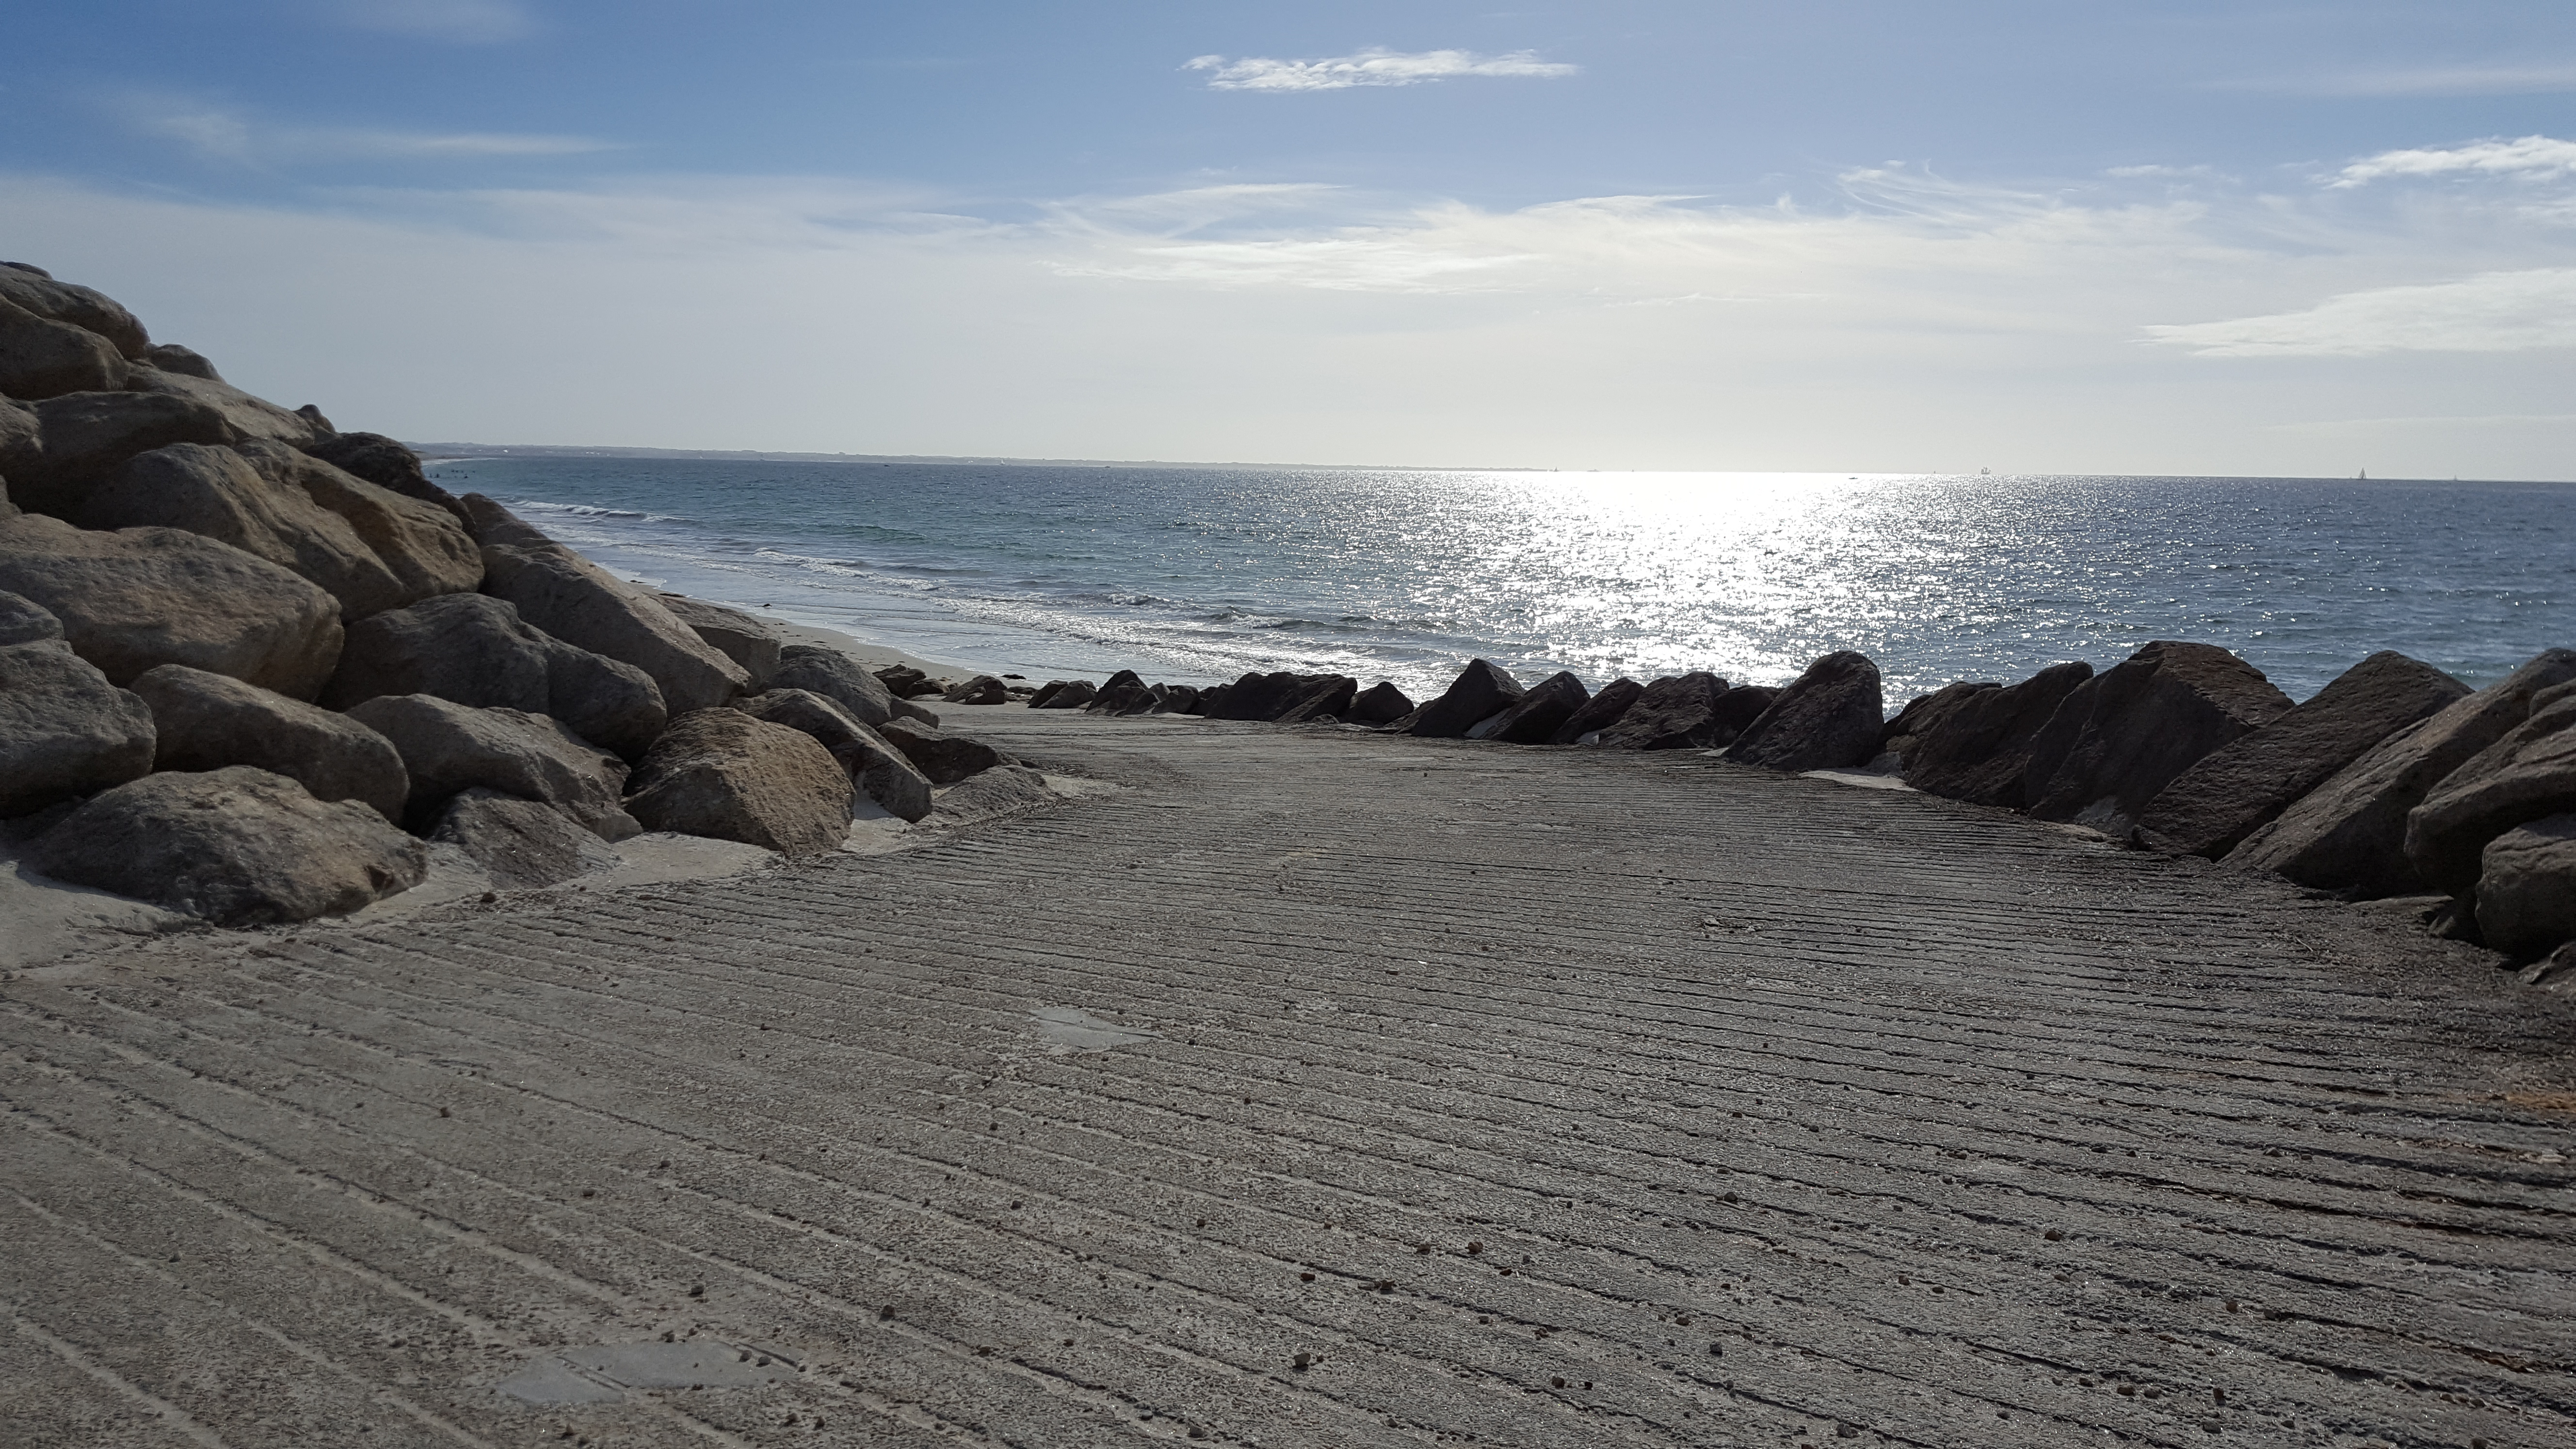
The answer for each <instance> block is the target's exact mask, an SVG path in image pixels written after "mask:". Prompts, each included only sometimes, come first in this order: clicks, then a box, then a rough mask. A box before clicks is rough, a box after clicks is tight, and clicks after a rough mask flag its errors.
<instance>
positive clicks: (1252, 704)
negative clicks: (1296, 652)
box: [1101, 670, 1360, 724]
mask: <svg viewBox="0 0 2576 1449" xmlns="http://www.w3.org/2000/svg"><path fill="white" fill-rule="evenodd" d="M1116 683H1117V681H1116V680H1112V681H1111V682H1110V683H1109V684H1107V685H1103V686H1102V687H1101V693H1103V694H1104V695H1105V694H1107V693H1108V692H1109V690H1110V689H1111V688H1113V687H1115V685H1116ZM1359 687H1360V685H1359V681H1358V680H1356V679H1353V678H1351V677H1350V676H1349V675H1347V674H1293V673H1290V672H1288V671H1287V670H1278V671H1275V672H1273V673H1269V674H1246V675H1244V676H1243V677H1242V678H1240V679H1238V680H1236V681H1235V682H1234V683H1232V684H1230V685H1227V686H1225V692H1224V693H1223V694H1221V695H1217V696H1216V697H1215V698H1214V699H1212V700H1206V702H1205V703H1204V704H1203V712H1204V714H1205V716H1206V717H1207V718H1209V719H1238V720H1277V721H1281V722H1283V723H1289V724H1295V723H1299V722H1302V721H1304V720H1310V719H1317V718H1321V717H1322V716H1324V715H1328V714H1329V715H1331V716H1333V717H1334V718H1336V719H1340V718H1343V717H1344V712H1345V711H1347V710H1348V709H1350V707H1351V703H1352V701H1353V700H1354V699H1356V698H1357V697H1358V696H1359ZM1207 693H1208V692H1207V691H1201V694H1202V697H1203V698H1204V696H1205V695H1206V694H1207Z"/></svg>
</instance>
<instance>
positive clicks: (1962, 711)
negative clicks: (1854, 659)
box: [1900, 659, 2093, 810]
mask: <svg viewBox="0 0 2576 1449" xmlns="http://www.w3.org/2000/svg"><path fill="white" fill-rule="evenodd" d="M2092 677H2093V666H2092V665H2090V664H2087V663H2085V662H2084V661H2082V660H2080V659H2078V660H2074V661H2071V662H2069V663H2065V664H2052V665H2050V666H2049V667H2047V668H2046V669H2043V670H2041V671H2039V672H2038V673H2037V674H2034V675H2032V676H2031V677H2030V678H2028V679H2025V680H2023V681H2022V682H2021V683H2019V684H2008V685H2005V686H2003V687H2002V688H2000V689H1988V690H1979V691H1977V692H1976V693H1975V694H1974V695H1972V696H1970V697H1969V698H1967V699H1964V700H1961V701H1959V702H1958V703H1957V706H1956V707H1955V708H1953V709H1951V710H1950V711H1949V712H1948V713H1947V715H1945V716H1944V717H1943V718H1942V719H1940V720H1938V721H1935V722H1933V723H1932V724H1931V725H1930V727H1929V728H1927V729H1925V730H1924V731H1923V732H1922V733H1921V734H1918V735H1916V736H1915V737H1914V745H1913V747H1912V748H1911V749H1909V750H1907V751H1906V752H1905V757H1904V765H1903V767H1902V769H1901V771H1900V773H1901V774H1902V776H1903V778H1904V780H1905V783H1907V784H1909V785H1911V786H1913V787H1914V788H1915V789H1917V790H1920V791H1923V792H1924V793H1925V794H1927V795H1941V796H1946V797H1948V798H1950V799H1952V800H1967V801H1971V802H1973V803H1975V804H1979V805H2000V806H2002V807H2003V808H2005V809H2007V810H2020V809H2023V808H2025V807H2027V806H2028V805H2029V804H2030V797H2029V796H2028V795H2027V794H2026V793H2024V786H2023V781H2024V779H2025V778H2026V777H2027V776H2028V775H2029V773H2030V758H2031V748H2032V746H2033V745H2034V744H2035V743H2036V742H2037V740H2038V738H2039V735H2040V731H2042V730H2043V729H2045V728H2047V726H2048V722H2049V721H2050V720H2051V719H2053V718H2055V717H2056V714H2057V710H2058V706H2060V705H2062V704H2064V703H2065V702H2066V699H2067V696H2069V695H2071V694H2073V693H2074V692H2075V691H2076V690H2077V689H2078V688H2079V687H2081V686H2082V685H2083V684H2084V682H2085V681H2086V680H2089V679H2091V678H2092Z"/></svg>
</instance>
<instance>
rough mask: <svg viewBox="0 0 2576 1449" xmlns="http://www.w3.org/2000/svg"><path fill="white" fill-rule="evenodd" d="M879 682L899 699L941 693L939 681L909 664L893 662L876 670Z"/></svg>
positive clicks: (917, 697)
mask: <svg viewBox="0 0 2576 1449" xmlns="http://www.w3.org/2000/svg"><path fill="white" fill-rule="evenodd" d="M876 675H877V682H878V683H880V684H883V685H884V686H885V687H886V689H887V690H888V691H889V692H890V693H892V694H893V695H894V697H895V698H897V699H919V698H920V697H921V696H923V695H925V694H938V693H940V692H941V691H940V688H939V681H938V680H935V679H933V678H931V677H930V676H929V675H927V674H924V673H922V672H921V671H920V670H918V669H915V668H913V667H912V666H911V665H909V664H891V665H888V666H886V667H885V668H883V669H880V670H878V671H877V672H876Z"/></svg>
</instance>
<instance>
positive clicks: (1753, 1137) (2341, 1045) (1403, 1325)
mask: <svg viewBox="0 0 2576 1449" xmlns="http://www.w3.org/2000/svg"><path fill="white" fill-rule="evenodd" d="M960 713H961V714H962V715H971V716H976V718H974V719H972V720H969V721H967V722H966V723H967V727H968V728H969V729H972V730H975V731H976V732H978V733H983V734H986V735H988V736H990V737H993V738H996V739H998V740H1000V741H1002V742H1004V743H1006V744H1008V745H1010V746H1011V747H1013V748H1015V749H1019V750H1021V751H1022V752H1024V753H1026V754H1029V755H1030V756H1032V757H1033V758H1035V759H1036V760H1038V761H1039V762H1040V763H1042V764H1044V765H1045V766H1046V767H1048V768H1050V769H1054V770H1059V771H1070V772H1075V773H1081V774H1088V775H1092V776H1096V777H1101V778H1106V779H1111V780H1115V781H1118V782H1120V783H1121V784H1123V785H1125V786H1126V787H1127V788H1126V789H1125V790H1123V791H1120V792H1117V793H1114V794H1109V795H1106V796H1101V797H1096V798H1092V799H1088V800H1084V801H1081V802H1079V803H1075V804H1072V805H1068V806H1066V807H1064V808H1061V809H1059V810H1055V811H1053V812H1050V813H1047V814H1044V815H1040V816H1036V817H1031V818H1026V819H1022V820H1018V821H1011V822H1002V823H998V824H994V825H990V826H984V827H977V828H974V829H971V830H966V831H961V832H959V833H957V834H955V835H954V836H952V837H950V838H948V839H946V840H944V841H943V842H941V843H939V844H936V845H934V846H931V847H929V848H925V849H920V850H914V851H909V852H905V853H900V854H895V855H888V856H880V857H874V858H857V857H849V858H839V859H835V860H833V861H831V862H829V863H825V864H820V865H810V866H804V867H798V868H791V869H786V870H781V871H776V872H772V873H768V874H764V875H758V876H754V877H749V878H745V879H740V880H733V881H724V882H708V883H701V884H694V885H682V886H664V887H651V888H641V889H635V890H630V891H627V892H624V893H620V894H614V895H608V896H603V897H590V898H582V897H573V896H567V897H564V898H562V899H560V900H549V899H544V898H536V899H525V898H523V899H521V900H519V901H517V902H514V903H505V904H504V905H502V906H498V907H484V906H459V907H452V908H443V912H439V913H432V914H430V915H429V916H426V917H423V918H420V919H415V920H412V921H408V922H395V923H388V924H383V925H377V926H368V927H351V926H346V925H343V926H336V927H333V926H320V927H306V928H299V929H294V930H282V931H275V932H267V933H260V934H255V935H248V936H212V935H198V936H190V937H182V938H172V939H167V940H164V941H162V942H160V943H157V944H156V945H154V946H152V947H149V948H137V949H134V950H131V951H126V952H123V953H120V954H118V955H115V956H112V957H102V958H92V959H89V960H86V961H82V962H76V963H72V964H68V965H64V966H60V967H55V968H49V969H46V970H42V971H38V972H35V973H32V974H25V975H21V976H20V977H19V978H18V979H16V980H12V981H8V982H6V983H0V1103H5V1108H6V1115H5V1116H0V1164H5V1169H6V1170H5V1175H0V1241H5V1243H6V1245H7V1246H6V1250H5V1252H0V1311H5V1313H6V1315H7V1322H6V1323H5V1324H0V1385H4V1386H5V1387H0V1440H5V1442H7V1443H8V1444H10V1445H12V1446H56V1445H61V1446H69V1445H84V1446H86V1445H153V1446H159V1445H181V1444H192V1443H193V1444H202V1445H213V1444H231V1445H325V1444H327V1445H370V1446H374V1445H410V1444H420V1445H448V1444H488V1445H535V1444H563V1443H571V1444H576V1445H579V1444H590V1445H606V1444H618V1445H660V1444H674V1445H677V1444H698V1443H715V1444H724V1445H807V1444H814V1445H822V1444H888V1445H924V1446H926V1445H960V1444H974V1445H1005V1444H1008V1445H1084V1446H1087V1445H1135V1444H1145V1443H1150V1442H1156V1441H1183V1442H1186V1441H1190V1440H1198V1441H1201V1442H1209V1443H1241V1444H1269V1445H1282V1446H1286V1445H1381V1444H1385V1445H1414V1444H1440V1443H1477V1444H1491V1445H1671V1446H1682V1445H1714V1444H1751V1445H1784V1446H1785V1445H1808V1444H1811V1445H1840V1444H1846V1443H1858V1444H1863V1445H1870V1444H1908V1445H1962V1446H1987V1445H1993V1446H2020V1445H2029V1446H2063V1445H2091V1444H2157V1445H2166V1444H2171V1445H2224V1444H2239V1445H2309V1444H2333V1445H2359V1444H2397V1445H2410V1446H2411V1445H2458V1446H2470V1445H2477V1444H2480V1443H2484V1444H2486V1445H2491V1446H2498V1449H2502V1446H2527V1449H2544V1446H2565V1445H2569V1444H2576V1418H2571V1415H2576V1380H2571V1377H2570V1367H2571V1358H2576V1321H2571V1318H2572V1315H2571V1309H2576V1292H2571V1283H2570V1275H2571V1272H2576V1252H2572V1251H2571V1248H2576V1232H2571V1221H2572V1220H2571V1211H2576V1191H2571V1186H2576V1170H2571V1167H2570V1164H2569V1162H2568V1158H2569V1157H2571V1156H2576V1132H2571V1130H2570V1128H2571V1123H2576V1081H2571V1073H2570V1067H2571V1064H2576V1051H2571V1045H2576V1014H2571V1011H2570V1009H2569V1006H2568V1004H2567V1003H2565V1002H2562V1001H2560V1000H2559V999H2557V998H2555V997H2550V996H2547V995H2544V994H2541V993H2537V992H2531V991H2527V990H2525V989H2522V988H2519V987H2516V986H2514V985H2513V984H2512V983H2511V980H2510V978H2509V977H2507V976H2504V975H2503V974H2501V973H2498V972H2495V971H2494V970H2492V969H2491V968H2490V967H2489V966H2488V965H2487V964H2485V958H2484V957H2483V956H2482V955H2481V954H2480V953H2476V952H2472V951H2469V950H2467V949H2465V948H2461V947H2455V946H2449V945H2445V944H2443V943H2439V942H2433V941H2429V940H2426V939H2423V938H2421V937H2418V936H2414V935H2411V934H2408V933H2405V932H2402V931H2399V930H2396V929H2393V928H2390V927H2387V926H2384V925H2381V924H2379V923H2378V921H2377V920H2376V919H2375V918H2374V917H2373V916H2372V915H2371V913H2369V912H2367V911H2362V910H2356V909H2352V908H2346V907H2341V906H2335V905H2331V904H2326V903H2321V902H2313V901H2307V900H2303V899H2300V898H2299V897H2297V896H2296V895H2294V894H2292V893H2290V892H2288V891H2286V890H2282V889H2277V888H2272V887H2266V886H2262V885H2259V884H2255V883H2250V882H2247V881H2245V880H2242V879H2238V878H2235V877H2232V876H2229V875H2226V874H2224V873H2221V872H2219V871H2216V870H2214V869H2205V868H2201V867H2198V866H2188V867H2186V866H2183V865H2177V864H2174V863H2170V862H2160V861H2156V860H2153V859H2149V858H2145V857H2141V856H2135V855H2128V854H2123V853H2118V852H2113V851H2110V850H2107V849H2105V848H2103V847H2101V846H2099V845H2098V844H2093V843H2088V842H2086V841H2084V840H2081V839H2079V838H2077V837H2074V836H2072V835H2069V834H2066V833H2064V832H2060V831H2054V830H2051V829H2049V828H2046V827H2043V826H2037V825H2034V824H2031V823H2029V822H2026V821H2022V820H2017V819H2014V818H2011V817H2007V816H2002V815H1997V814H1991V813H1987V812H1981V811H1977V810H1973V809H1969V808H1966V807H1961V806H1956V805H1952V804H1948V803H1945V802H1941V801H1937V800H1930V799H1925V798H1921V797H1915V796H1909V795H1902V794H1889V793H1885V792H1878V791H1864V790H1854V789H1848V788H1844V787H1841V786H1837V785H1832V784H1827V783H1824V782H1820V781H1815V780H1802V779H1792V778H1782V777H1775V776H1769V775H1764V774H1760V773H1756V772H1751V771H1745V770H1740V769H1736V768H1734V767H1730V766H1726V765H1723V764H1721V763H1718V762H1715V761H1712V760H1709V759H1706V758H1703V757H1699V756H1696V755H1687V754H1672V755H1660V756H1642V757H1641V756H1626V757H1621V756H1602V755H1591V754H1587V755H1570V754H1565V753H1560V752H1553V751H1536V750H1514V749H1509V748H1504V747H1489V746H1477V745H1464V744H1460V745H1449V744H1429V743H1423V742H1416V741H1404V740H1394V739H1384V738H1377V737H1362V736H1354V735H1348V734H1337V733H1332V732H1325V731H1310V732H1302V733H1300V732H1284V731H1277V730H1273V729H1269V728H1267V727H1260V726H1231V725H1209V724H1204V723H1198V722H1180V721H1168V720H1093V719H1088V718H1085V717H1081V716H1071V717H1068V716H1064V715H1056V714H1029V713H1027V712H1025V711H1020V710H997V711H992V712H990V713H989V714H985V713H981V712H977V711H961V712H960ZM665 1335H669V1336H670V1339H671V1340H672V1341H673V1342H674V1343H677V1344H685V1345H695V1348H693V1349H690V1350H687V1351H684V1352H683V1351H675V1352H673V1353H665V1354H662V1355H661V1357H660V1358H659V1359H653V1356H652V1355H651V1354H647V1353H641V1352H640V1351H631V1350H630V1351H628V1352H626V1353H625V1354H623V1355H620V1354H619V1353H617V1352H613V1351H611V1349H609V1348H603V1347H601V1346H616V1345H633V1344H646V1343H652V1344H658V1343H660V1342H662V1341H663V1339H664V1336H665ZM727 1355H730V1358H729V1359H728V1358H727V1357H726V1356H727ZM1301 1357H1302V1360H1303V1362H1304V1365H1305V1366H1304V1367H1303V1368H1302V1369H1301V1368H1299V1367H1298V1364H1299V1362H1300V1360H1301ZM702 1358H704V1359H706V1360H709V1361H716V1362H729V1363H730V1364H731V1365H733V1370H732V1371H729V1372H727V1373H725V1374H720V1375H714V1376H713V1381H712V1382H710V1383H709V1384H708V1385H707V1386H704V1387H694V1388H693V1387H688V1386H687V1383H688V1381H689V1380H688V1375H687V1373H686V1372H683V1371H681V1370H670V1371H669V1372H670V1374H674V1375H676V1377H668V1376H666V1377H664V1378H662V1379H656V1378H655V1377H654V1373H653V1372H643V1371H631V1370H619V1369H617V1368H616V1367H615V1365H616V1364H619V1363H629V1364H634V1363H643V1362H645V1361H646V1360H648V1359H652V1361H654V1362H664V1363H681V1362H683V1361H685V1362H687V1363H697V1362H700V1361H701V1359H702ZM764 1360H766V1362H763V1361H764ZM602 1365H607V1366H608V1367H606V1368H603V1367H601V1366H602ZM621 1373H624V1374H625V1377H623V1378H621V1377H620V1376H619V1375H620V1374H621ZM505 1381H507V1382H510V1383H513V1384H516V1385H518V1386H520V1387H521V1389H522V1390H523V1391H524V1392H527V1393H533V1394H534V1395H535V1397H537V1398H538V1399H539V1400H540V1402H534V1403H532V1402H528V1401H526V1399H525V1398H523V1397H521V1396H519V1395H515V1394H512V1393H505V1392H502V1391H501V1390H500V1389H498V1388H496V1386H497V1385H500V1384H503V1383H504V1382H505ZM531 1386H533V1387H531ZM550 1395H551V1397H549V1396H550Z"/></svg>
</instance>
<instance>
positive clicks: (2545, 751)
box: [2406, 683, 2576, 890]
mask: <svg viewBox="0 0 2576 1449" xmlns="http://www.w3.org/2000/svg"><path fill="white" fill-rule="evenodd" d="M2570 810H2576V683H2569V684H2561V685H2555V686H2553V687H2551V688H2549V689H2545V690H2542V691H2541V692H2539V693H2538V694H2535V695H2533V696H2532V697H2531V717H2530V718H2528V719H2526V720H2524V721H2523V722H2522V723H2521V724H2519V725H2516V726H2515V727H2514V728H2513V729H2512V730H2511V731H2510V732H2508V733H2507V734H2506V735H2505V737H2504V738H2503V739H2500V740H2498V741H2496V742H2495V743H2494V744H2492V745H2489V746H2487V747H2486V748H2485V749H2483V750H2480V751H2479V752H2478V753H2477V754H2475V755H2473V756H2471V757H2470V759H2469V762H2468V763H2467V764H2464V765H2462V766H2460V768H2458V769H2457V770H2454V771H2452V772H2451V775H2450V777H2449V778H2448V779H2446V780H2444V781H2443V782H2442V783H2441V784H2439V785H2436V786H2435V787H2433V790H2432V792H2431V793H2429V794H2427V795H2426V796H2425V797H2424V803H2423V804H2421V805H2418V806H2416V807H2415V808H2414V809H2413V810H2410V811H2408V812H2407V813H2406V858H2407V859H2408V860H2409V861H2412V862H2413V863H2414V866H2415V873H2416V874H2417V875H2419V876H2421V877H2423V879H2424V881H2425V883H2426V884H2428V885H2431V886H2434V887H2436V888H2438V889H2442V890H2462V889H2465V888H2467V886H2468V885H2469V883H2470V882H2471V881H2474V880H2476V879H2477V878H2478V873H2479V871H2480V869H2481V866H2480V863H2479V862H2480V856H2481V854H2482V852H2484V851H2485V849H2486V845H2487V842H2488V841H2490V840H2493V839H2495V838H2496V837H2497V836H2499V835H2502V834H2503V833H2504V832H2506V831H2507V830H2510V829H2512V828H2513V827H2514V826H2517V825H2520V824H2521V823H2523V822H2524V821H2526V820H2537V819H2539V818H2541V817H2542V816H2544V815H2558V814H2563V813H2565V812H2567V811H2570Z"/></svg>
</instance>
